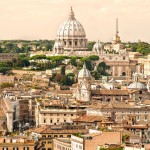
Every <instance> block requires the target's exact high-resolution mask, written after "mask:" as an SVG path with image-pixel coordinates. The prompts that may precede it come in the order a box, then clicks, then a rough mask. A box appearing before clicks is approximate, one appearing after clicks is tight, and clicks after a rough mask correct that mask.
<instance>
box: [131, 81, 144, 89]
mask: <svg viewBox="0 0 150 150" xmlns="http://www.w3.org/2000/svg"><path fill="white" fill-rule="evenodd" d="M128 89H146V87H145V85H144V84H142V83H141V82H133V83H131V84H130V85H129V86H128Z"/></svg>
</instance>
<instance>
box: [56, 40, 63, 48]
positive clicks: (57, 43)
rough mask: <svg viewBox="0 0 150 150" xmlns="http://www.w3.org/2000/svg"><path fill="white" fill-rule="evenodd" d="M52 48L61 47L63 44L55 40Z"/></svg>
mask: <svg viewBox="0 0 150 150" xmlns="http://www.w3.org/2000/svg"><path fill="white" fill-rule="evenodd" d="M54 48H63V45H62V43H61V42H60V41H56V42H55V44H54Z"/></svg>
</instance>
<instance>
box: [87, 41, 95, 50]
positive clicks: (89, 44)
mask: <svg viewBox="0 0 150 150" xmlns="http://www.w3.org/2000/svg"><path fill="white" fill-rule="evenodd" d="M95 43H96V42H89V43H88V44H87V48H88V50H89V51H92V48H93V45H94V44H95Z"/></svg>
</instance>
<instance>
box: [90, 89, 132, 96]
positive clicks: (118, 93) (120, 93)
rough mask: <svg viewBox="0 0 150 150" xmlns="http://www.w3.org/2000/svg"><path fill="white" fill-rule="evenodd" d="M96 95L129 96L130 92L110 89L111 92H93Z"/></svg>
mask: <svg viewBox="0 0 150 150" xmlns="http://www.w3.org/2000/svg"><path fill="white" fill-rule="evenodd" d="M92 94H94V95H129V92H128V90H119V89H110V90H107V89H105V90H92Z"/></svg>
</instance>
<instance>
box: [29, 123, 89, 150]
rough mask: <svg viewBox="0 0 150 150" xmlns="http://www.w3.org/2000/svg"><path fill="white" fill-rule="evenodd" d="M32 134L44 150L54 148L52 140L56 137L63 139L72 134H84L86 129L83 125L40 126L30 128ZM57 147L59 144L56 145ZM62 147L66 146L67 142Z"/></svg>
mask: <svg viewBox="0 0 150 150" xmlns="http://www.w3.org/2000/svg"><path fill="white" fill-rule="evenodd" d="M31 132H32V135H33V136H34V137H35V138H38V139H39V141H40V142H42V143H43V144H44V145H45V147H44V148H45V149H46V150H53V149H55V145H53V140H54V139H57V138H63V139H64V140H65V139H67V138H70V137H71V135H72V134H76V133H79V134H86V133H88V131H87V130H86V129H85V127H81V126H69V125H68V126H42V127H39V128H35V129H34V130H31ZM56 147H57V146H56ZM58 147H59V146H58ZM64 147H68V144H67V145H65V144H64Z"/></svg>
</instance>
